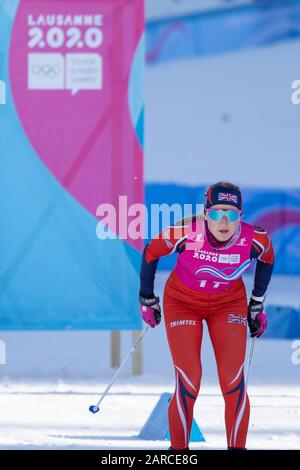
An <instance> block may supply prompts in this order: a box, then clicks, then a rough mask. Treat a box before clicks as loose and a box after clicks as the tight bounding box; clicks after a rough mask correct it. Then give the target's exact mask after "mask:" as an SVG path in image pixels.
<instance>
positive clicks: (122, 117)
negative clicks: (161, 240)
mask: <svg viewBox="0 0 300 470" xmlns="http://www.w3.org/2000/svg"><path fill="white" fill-rule="evenodd" d="M143 29H144V9H143V0H126V2H124V0H114V1H108V0H94V1H92V0H76V1H63V0H62V1H55V0H49V1H48V0H45V1H37V0H21V1H20V4H19V8H18V11H17V14H16V19H15V23H14V28H13V33H12V38H11V47H10V78H11V84H12V90H13V96H14V100H15V105H16V108H17V112H18V115H19V118H20V120H21V122H22V125H23V128H24V130H25V132H26V134H27V136H28V139H29V140H30V142H31V144H32V146H33V147H34V149H35V151H36V153H37V155H38V156H39V157H40V159H41V160H42V161H43V162H44V164H45V165H46V166H47V168H48V169H49V170H50V171H51V173H52V174H53V175H54V176H55V178H56V179H57V180H58V181H59V182H60V183H61V185H62V186H63V187H64V188H65V189H66V190H67V191H68V192H69V193H70V194H71V195H72V196H73V197H74V198H76V199H77V201H79V202H80V204H81V205H82V206H84V207H85V208H86V209H87V210H88V211H89V212H90V213H91V214H93V215H94V216H95V215H96V209H97V207H98V205H99V204H102V203H110V204H113V205H114V206H115V207H118V201H119V195H126V196H127V197H128V206H129V205H131V204H134V203H143V202H144V189H143V152H142V148H141V146H140V143H139V141H138V139H137V136H136V131H135V129H134V126H133V124H132V120H131V116H130V110H129V105H128V87H129V79H130V71H131V65H132V61H133V58H134V54H135V51H136V49H137V47H138V44H139V41H140V39H141V36H142V33H143ZM130 243H131V244H132V245H133V246H134V247H135V248H137V249H141V248H142V246H143V241H142V240H136V241H131V242H130Z"/></svg>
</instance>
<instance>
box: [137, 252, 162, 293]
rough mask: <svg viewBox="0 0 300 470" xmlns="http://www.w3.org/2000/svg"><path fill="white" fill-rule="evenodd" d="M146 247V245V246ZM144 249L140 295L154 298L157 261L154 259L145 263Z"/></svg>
mask: <svg viewBox="0 0 300 470" xmlns="http://www.w3.org/2000/svg"><path fill="white" fill-rule="evenodd" d="M147 246H148V245H147ZM147 246H146V247H145V249H144V252H143V257H142V264H141V270H140V293H139V295H140V296H141V297H148V298H151V297H154V280H155V274H156V269H157V264H158V261H159V259H155V260H153V261H150V263H147V261H146V249H147Z"/></svg>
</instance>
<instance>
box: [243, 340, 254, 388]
mask: <svg viewBox="0 0 300 470" xmlns="http://www.w3.org/2000/svg"><path fill="white" fill-rule="evenodd" d="M255 340H256V337H255V336H254V337H253V338H252V339H251V346H250V351H249V356H248V366H247V371H246V381H245V388H246V389H247V385H248V378H249V371H250V366H251V362H252V357H253V352H254V344H255Z"/></svg>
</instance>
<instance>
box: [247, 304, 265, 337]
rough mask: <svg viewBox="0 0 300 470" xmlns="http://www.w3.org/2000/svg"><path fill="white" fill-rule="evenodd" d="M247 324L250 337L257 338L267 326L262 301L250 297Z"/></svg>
mask: <svg viewBox="0 0 300 470" xmlns="http://www.w3.org/2000/svg"><path fill="white" fill-rule="evenodd" d="M248 325H249V329H250V334H251V338H253V337H254V336H257V338H259V337H260V336H261V335H262V334H263V332H264V331H265V329H266V328H267V326H268V319H267V313H266V312H265V311H264V303H263V301H258V300H254V299H252V297H251V299H250V301H249V305H248Z"/></svg>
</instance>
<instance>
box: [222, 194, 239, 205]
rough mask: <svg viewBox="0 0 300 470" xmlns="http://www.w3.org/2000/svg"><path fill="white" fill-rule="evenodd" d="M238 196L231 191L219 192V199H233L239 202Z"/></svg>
mask: <svg viewBox="0 0 300 470" xmlns="http://www.w3.org/2000/svg"><path fill="white" fill-rule="evenodd" d="M237 199H238V198H237V196H236V195H235V194H230V193H219V194H218V201H229V202H230V201H232V202H235V203H236V204H237V202H238V200H237Z"/></svg>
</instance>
